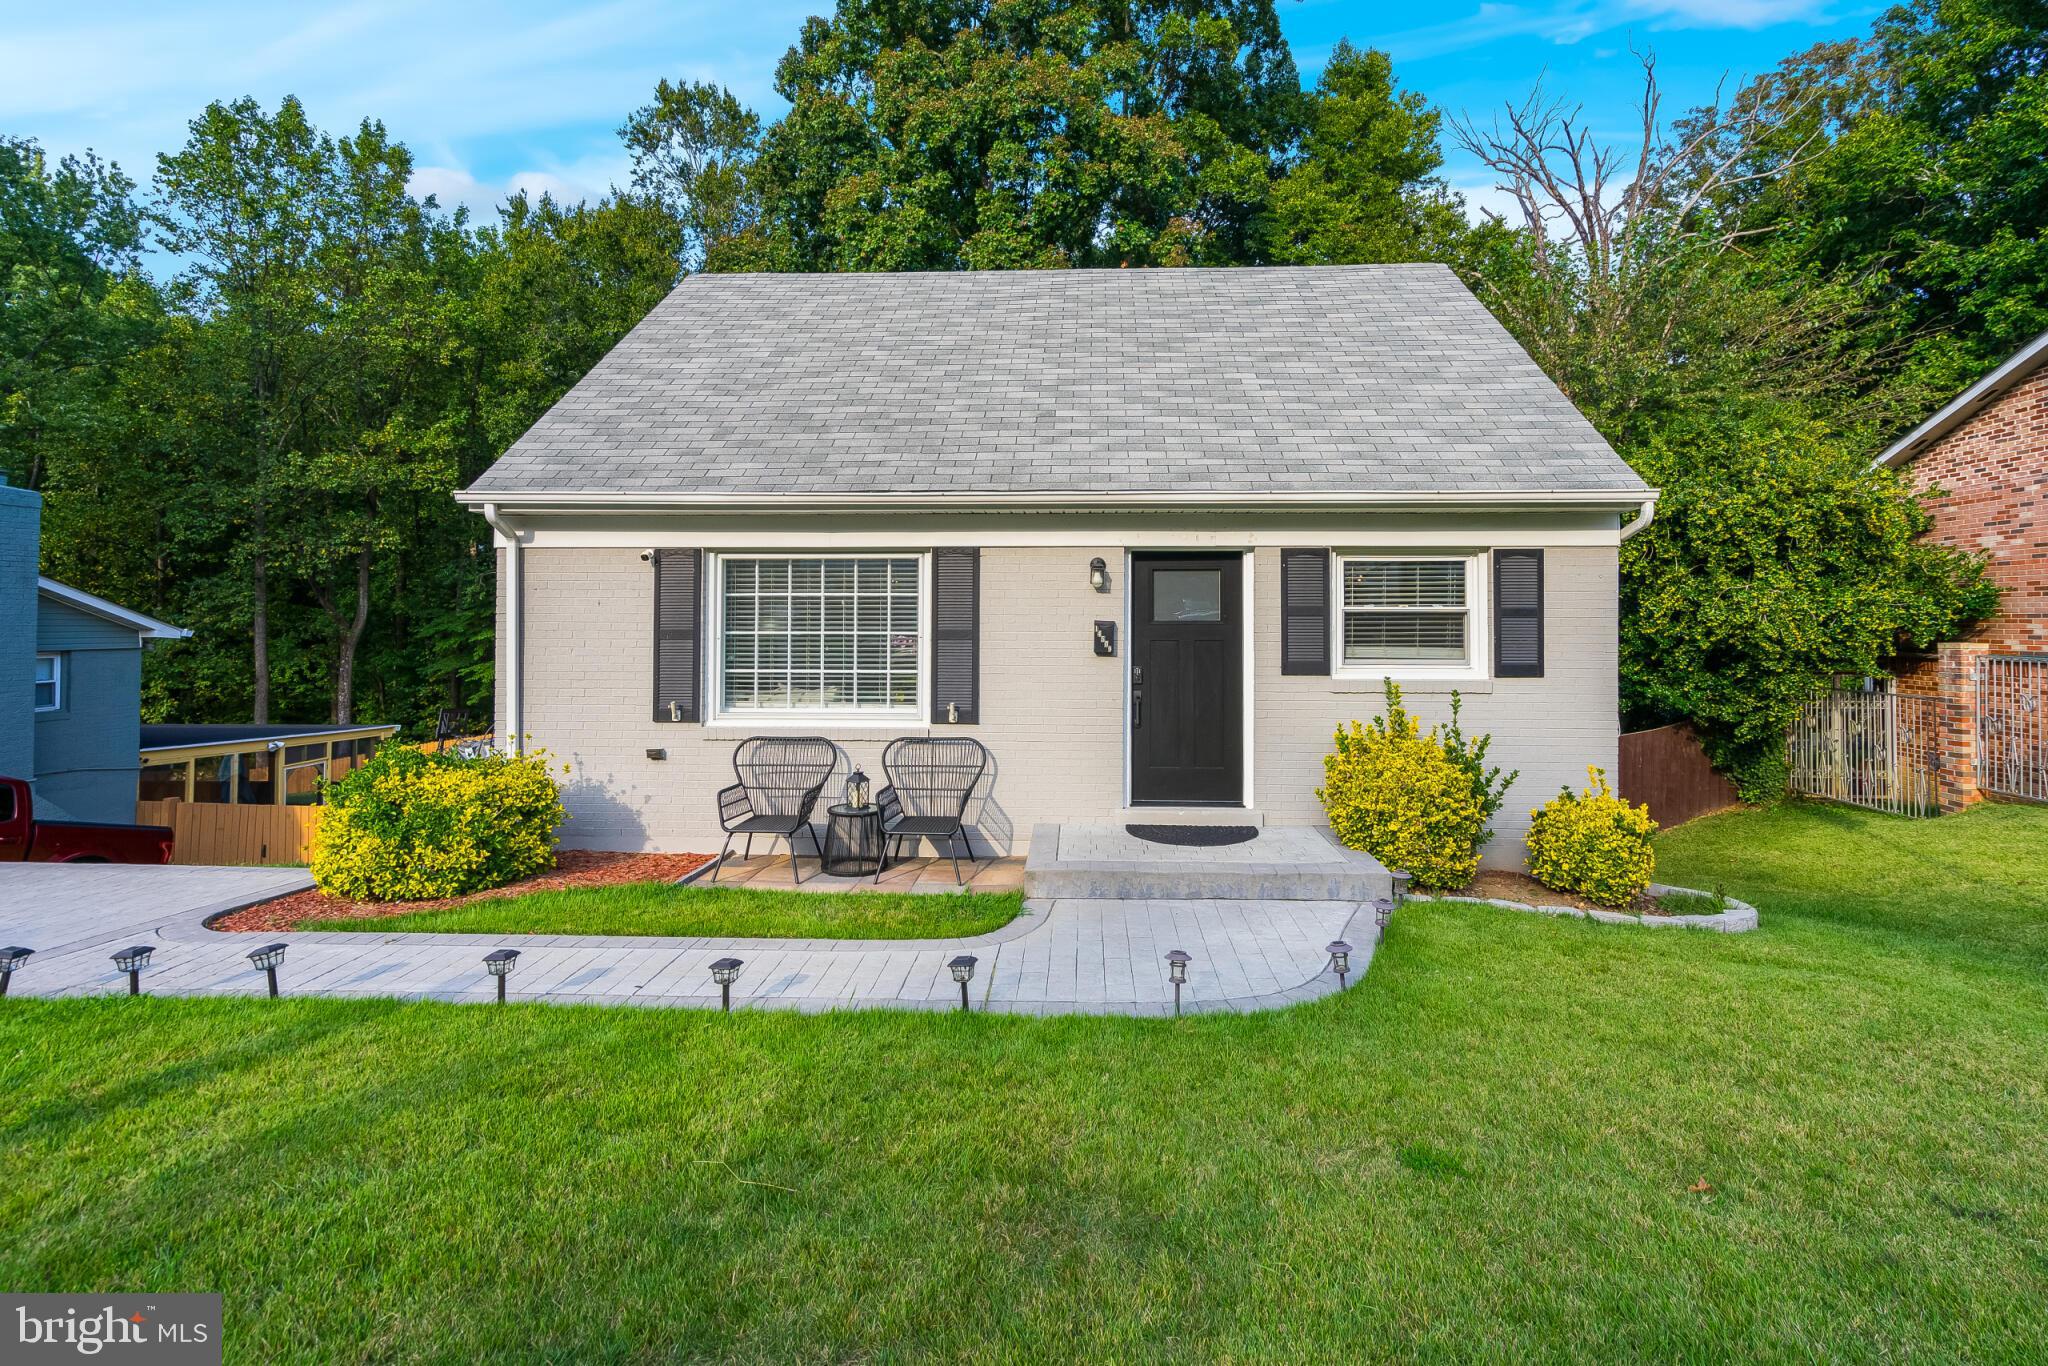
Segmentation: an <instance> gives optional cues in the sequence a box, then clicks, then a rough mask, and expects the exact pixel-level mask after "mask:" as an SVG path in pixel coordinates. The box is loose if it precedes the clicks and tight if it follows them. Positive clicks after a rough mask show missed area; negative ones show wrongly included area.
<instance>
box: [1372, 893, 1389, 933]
mask: <svg viewBox="0 0 2048 1366" xmlns="http://www.w3.org/2000/svg"><path fill="white" fill-rule="evenodd" d="M1393 918H1394V903H1393V902H1392V901H1389V900H1387V899H1385V898H1380V899H1378V900H1375V901H1374V902H1373V903H1372V921H1373V924H1374V925H1376V926H1377V927H1378V928H1379V938H1380V939H1385V938H1386V937H1387V922H1388V921H1390V920H1392V919H1393ZM1375 942H1377V941H1375Z"/></svg>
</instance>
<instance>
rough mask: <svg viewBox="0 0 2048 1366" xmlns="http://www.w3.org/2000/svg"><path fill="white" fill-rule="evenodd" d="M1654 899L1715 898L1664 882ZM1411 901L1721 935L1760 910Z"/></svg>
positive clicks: (1753, 923) (1744, 925) (1750, 921)
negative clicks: (1681, 911)
mask: <svg viewBox="0 0 2048 1366" xmlns="http://www.w3.org/2000/svg"><path fill="white" fill-rule="evenodd" d="M1644 890H1645V891H1646V892H1648V893H1649V894H1650V895H1651V896H1660V897H1661V896H1712V895H1713V893H1712V892H1703V891H1701V890H1699V889H1698V888H1697V887H1671V886H1667V885H1666V884H1664V883H1662V882H1653V883H1651V884H1650V885H1649V886H1648V887H1646V888H1645V889H1644ZM1409 900H1411V901H1461V902H1464V903H1465V904H1467V905H1471V906H1498V907H1500V908H1501V909H1502V910H1504V911H1528V912H1532V913H1533V914H1536V915H1569V916H1575V917H1577V918H1578V919H1581V920H1598V921H1601V922H1602V923H1604V924H1609V925H1650V926H1666V927H1670V926H1675V927H1677V928H1680V929H1688V930H1714V931H1717V932H1719V933H1721V934H1741V933H1743V932H1744V931H1746V930H1753V929H1755V928H1756V927H1757V909H1756V907H1754V906H1752V905H1750V904H1749V903H1748V902H1747V901H1740V900H1737V899H1736V898H1735V897H1732V896H1726V895H1724V896H1723V897H1722V900H1723V901H1725V902H1727V903H1728V904H1727V907H1726V909H1724V910H1722V911H1721V912H1720V913H1719V914H1717V915H1630V914H1628V913H1627V912H1626V911H1599V910H1593V911H1582V910H1580V909H1579V908H1578V907H1576V906H1555V905H1551V906H1533V905H1531V904H1529V903H1528V902H1526V901H1508V900H1505V899H1503V898H1501V897H1492V896H1441V895H1436V894H1434V893H1430V894H1425V893H1420V892H1418V893H1416V894H1415V895H1413V896H1411V897H1410V898H1409Z"/></svg>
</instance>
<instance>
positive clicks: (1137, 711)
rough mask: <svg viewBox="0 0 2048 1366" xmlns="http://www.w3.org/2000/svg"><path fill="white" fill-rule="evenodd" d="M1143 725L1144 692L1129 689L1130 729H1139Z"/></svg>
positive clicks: (1141, 689) (1139, 689)
mask: <svg viewBox="0 0 2048 1366" xmlns="http://www.w3.org/2000/svg"><path fill="white" fill-rule="evenodd" d="M1144 724H1145V690H1144V689H1143V688H1133V689H1131V729H1132V730H1138V729H1141V728H1142V727H1143V726H1144Z"/></svg>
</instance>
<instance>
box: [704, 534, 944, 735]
mask: <svg viewBox="0 0 2048 1366" xmlns="http://www.w3.org/2000/svg"><path fill="white" fill-rule="evenodd" d="M704 558H705V561H706V565H707V567H708V568H709V570H710V572H709V573H707V574H706V575H705V576H704V582H705V592H706V595H707V599H708V600H707V602H706V604H705V608H704V647H705V649H706V651H707V652H708V654H707V659H706V668H705V671H704V674H705V680H704V686H705V688H706V690H707V693H708V695H707V696H706V698H705V708H704V717H705V720H704V724H705V725H707V726H718V727H722V728H729V729H742V730H744V729H752V730H764V729H766V730H786V729H788V728H789V727H791V726H823V727H828V728H830V729H833V730H893V729H900V728H901V727H903V726H905V725H912V726H916V725H923V724H925V723H926V722H928V721H929V720H930V719H931V714H932V710H931V686H932V557H931V552H930V551H928V550H905V549H902V548H889V547H880V546H878V547H874V548H872V549H862V550H784V549H774V550H729V551H723V552H719V553H715V554H707V555H706V556H705V557H704ZM882 559H888V560H906V559H914V560H916V561H917V704H916V707H915V709H913V710H895V709H891V710H887V711H876V710H873V709H861V708H856V707H835V708H822V707H791V708H789V709H788V710H786V711H771V710H767V709H765V708H753V709H750V710H746V711H728V710H726V706H725V564H726V561H727V560H882Z"/></svg>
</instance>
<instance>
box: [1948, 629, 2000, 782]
mask: <svg viewBox="0 0 2048 1366" xmlns="http://www.w3.org/2000/svg"><path fill="white" fill-rule="evenodd" d="M1990 653H1991V647H1990V646H1989V645H1985V644H1978V643H1976V642H1972V641H1956V640H1945V641H1943V642H1942V643H1941V647H1940V659H1939V663H1938V664H1937V666H1936V677H1937V679H1938V683H1939V693H1940V713H1939V716H1938V718H1937V720H1936V723H1935V724H1936V740H1935V755H1936V765H1937V767H1936V775H1935V785H1936V796H1937V798H1938V800H1939V801H1940V803H1941V809H1942V810H1943V811H1944V812H1952V811H1961V810H1962V809H1963V808H1964V807H1966V806H1971V805H1974V804H1975V803H1977V802H1980V801H1982V800H1984V794H1983V793H1982V792H1979V791H1978V790H1977V661H1978V660H1980V659H1982V658H1983V657H1984V656H1985V655H1987V654H1990Z"/></svg>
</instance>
